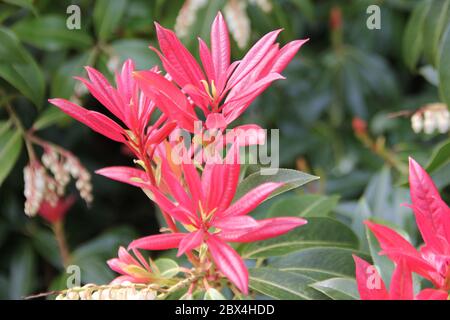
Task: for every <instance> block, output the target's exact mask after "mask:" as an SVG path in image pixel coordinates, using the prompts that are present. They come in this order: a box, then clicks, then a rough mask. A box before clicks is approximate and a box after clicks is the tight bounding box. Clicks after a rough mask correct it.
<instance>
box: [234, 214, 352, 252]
mask: <svg viewBox="0 0 450 320" xmlns="http://www.w3.org/2000/svg"><path fill="white" fill-rule="evenodd" d="M310 247H341V248H353V249H357V248H358V238H357V237H356V235H355V234H354V233H353V231H352V230H351V229H350V228H349V227H347V226H346V225H345V224H343V223H341V222H339V221H337V220H333V219H330V218H308V223H307V224H306V225H304V226H301V227H299V228H296V229H294V230H292V231H290V232H288V233H287V234H284V235H282V236H279V237H276V238H273V239H269V240H264V241H258V242H253V243H248V244H244V245H242V246H241V247H240V248H239V251H240V254H241V255H242V256H243V257H244V258H252V259H253V258H266V257H271V256H280V255H285V254H288V253H291V252H294V251H298V250H302V249H306V248H310Z"/></svg>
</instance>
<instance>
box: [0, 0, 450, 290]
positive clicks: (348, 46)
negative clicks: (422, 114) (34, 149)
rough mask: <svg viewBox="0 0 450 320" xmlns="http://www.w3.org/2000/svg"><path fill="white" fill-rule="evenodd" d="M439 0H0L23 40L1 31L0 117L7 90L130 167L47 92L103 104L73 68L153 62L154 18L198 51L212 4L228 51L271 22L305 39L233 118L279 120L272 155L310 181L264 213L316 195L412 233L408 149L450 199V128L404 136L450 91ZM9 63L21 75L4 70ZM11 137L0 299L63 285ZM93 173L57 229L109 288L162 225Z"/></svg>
mask: <svg viewBox="0 0 450 320" xmlns="http://www.w3.org/2000/svg"><path fill="white" fill-rule="evenodd" d="M429 2H433V1H429ZM436 2H438V4H437V5H433V9H431V10H429V11H427V12H428V13H425V14H424V15H425V16H426V15H427V14H428V15H430V16H429V17H424V18H421V17H419V14H418V13H415V14H413V12H414V9H415V8H417V6H419V5H423V4H422V1H413V0H403V1H402V0H385V1H380V0H378V1H376V0H370V1H366V0H356V1H350V0H345V1H342V0H340V1H331V0H328V1H325V0H323V1H321V0H316V1H312V0H280V1H275V0H272V1H271V0H229V1H225V0H219V1H206V0H202V1H199V0H190V1H181V0H171V1H163V0H155V1H148V0H113V1H103V0H99V1H88V0H85V1H82V0H80V1H74V0H73V1H50V0H39V1H29V0H7V1H0V31H1V32H0V36H4V34H2V32H3V33H5V32H7V33H12V34H13V35H14V37H15V38H16V39H17V43H16V45H17V48H19V49H17V48H16V47H14V48H10V47H6V45H4V43H5V42H3V43H2V41H1V40H0V89H1V94H0V117H1V122H0V123H1V124H4V123H5V122H6V121H7V119H8V115H7V113H6V112H5V110H4V108H3V106H2V104H3V101H2V97H5V96H6V95H10V94H13V95H17V96H18V97H16V98H15V99H14V101H13V108H14V110H15V112H16V113H17V115H18V116H19V118H20V119H21V121H22V123H23V124H24V126H25V127H26V128H30V127H32V126H33V124H34V123H36V121H38V120H39V121H41V122H40V123H41V124H42V125H40V129H39V130H38V131H37V133H36V134H37V135H39V136H40V137H42V138H44V139H46V140H49V141H51V142H54V143H56V144H59V145H61V146H63V147H64V148H66V149H68V150H70V151H72V152H73V153H74V154H75V155H77V156H78V157H79V158H80V160H81V162H82V163H83V164H84V165H85V166H86V167H87V168H88V169H89V170H90V171H91V172H93V171H94V170H96V169H99V168H102V167H105V166H110V165H129V164H130V163H131V161H132V159H131V158H130V157H129V156H128V155H127V154H126V153H124V152H123V150H122V149H121V147H120V146H119V145H118V144H117V143H114V142H112V141H109V140H107V139H106V138H104V137H103V136H100V135H98V134H96V133H94V132H92V131H90V130H89V129H88V128H87V127H85V126H83V125H81V124H79V123H76V122H75V121H72V120H71V119H69V118H68V117H66V116H64V115H63V114H61V113H60V112H59V111H58V110H57V109H56V108H54V107H52V106H50V105H49V104H48V103H47V102H46V101H47V99H48V98H50V97H63V98H68V99H72V100H73V101H78V102H80V103H82V105H84V106H87V107H90V108H91V109H98V110H100V109H101V106H99V104H98V102H97V101H95V100H94V99H93V98H92V97H91V96H89V95H88V94H86V92H85V91H83V90H82V88H81V87H80V86H79V85H76V82H75V80H73V76H76V75H84V70H83V66H85V65H91V66H95V67H96V68H98V69H99V70H100V71H102V72H103V73H104V74H106V75H109V77H111V78H112V75H113V71H114V70H115V69H117V68H118V66H119V65H120V64H121V63H122V62H123V61H124V59H126V58H129V57H131V58H133V59H135V60H136V62H137V66H138V68H140V69H145V68H150V67H151V66H153V65H155V64H158V59H157V57H156V55H155V54H154V53H153V52H152V51H151V50H149V49H148V46H149V45H153V46H157V43H156V40H155V29H154V25H153V21H158V22H159V23H160V24H161V25H163V26H165V27H168V28H170V29H175V30H176V31H177V33H178V34H179V36H180V37H181V39H182V41H183V42H184V43H185V44H186V45H187V46H188V47H189V49H190V50H191V52H194V53H195V54H197V52H198V51H197V35H200V36H201V37H202V38H203V39H209V32H210V24H211V22H212V20H213V18H214V16H215V15H216V13H217V11H218V10H221V11H222V12H223V13H224V15H225V17H226V19H227V22H228V23H229V27H230V30H231V32H232V38H233V43H232V55H233V58H234V59H239V58H240V57H242V56H243V54H244V53H245V52H246V51H247V50H248V48H249V47H250V46H251V45H252V44H253V43H254V42H255V41H256V40H257V39H259V38H260V37H261V36H262V35H263V34H265V33H266V32H268V31H271V30H274V29H277V28H284V31H283V32H282V34H281V37H280V42H282V43H286V42H287V41H291V40H293V39H299V38H310V41H309V42H308V43H307V44H306V45H304V47H303V48H302V49H301V50H300V52H299V54H298V55H297V57H296V58H295V59H294V60H293V61H292V63H291V64H290V65H289V67H288V68H287V69H286V71H285V72H284V75H285V76H286V77H287V80H284V81H278V82H276V83H275V84H273V85H272V86H271V87H270V88H269V89H268V90H267V91H266V92H265V93H264V94H263V95H262V96H261V97H259V98H258V100H257V101H256V102H255V103H253V105H252V106H251V107H250V108H249V109H248V110H247V112H246V113H245V114H244V116H243V118H242V119H240V120H239V121H240V122H242V123H257V124H259V125H260V126H262V127H264V128H279V129H280V143H281V145H280V156H281V166H282V167H286V168H296V169H299V170H302V171H307V172H309V173H312V174H315V175H318V176H320V177H321V180H320V182H319V183H316V184H313V185H311V186H308V187H307V188H304V189H301V190H299V191H296V192H297V194H308V196H309V198H308V197H307V198H304V197H303V198H300V199H303V200H298V199H297V198H296V199H297V200H296V199H293V198H292V197H291V195H286V196H284V198H281V199H279V198H277V199H276V200H271V201H270V202H268V203H267V204H265V205H264V207H263V208H260V209H259V212H260V214H262V215H263V214H266V213H267V212H270V210H274V208H277V209H278V210H281V211H282V210H287V211H289V210H293V209H295V208H300V207H302V208H303V207H305V206H311V205H312V204H314V205H317V206H321V210H331V211H332V212H333V214H334V215H335V216H336V217H337V218H339V219H341V220H342V221H344V222H346V223H348V224H349V225H351V226H353V228H354V230H355V232H356V233H357V234H359V235H361V236H362V237H364V235H363V231H362V229H361V228H362V227H361V226H360V224H358V223H357V222H358V221H361V219H362V218H363V217H368V216H376V217H377V218H379V219H380V220H383V221H388V222H390V223H392V224H394V225H397V226H400V227H401V228H404V229H406V230H409V231H410V234H412V235H415V234H416V233H415V230H414V228H413V223H412V216H411V213H410V211H409V210H408V209H407V208H404V207H403V208H402V207H400V204H401V203H404V202H408V191H407V189H406V188H405V183H406V175H405V173H406V172H405V168H407V158H408V156H409V155H411V156H413V157H414V158H415V159H416V160H418V161H419V162H420V163H421V164H423V165H424V166H427V168H428V169H430V171H431V172H432V175H433V177H434V178H435V179H436V181H437V184H438V186H439V187H440V188H443V190H444V199H446V200H449V197H448V196H449V190H448V189H445V188H446V186H447V185H449V184H450V161H449V160H450V156H449V154H450V147H449V142H448V139H449V136H448V133H440V132H437V131H436V132H434V133H431V134H425V133H422V132H420V133H415V132H414V131H413V129H412V128H411V120H410V118H411V116H412V115H413V114H414V113H415V112H416V111H417V110H421V108H423V107H424V106H426V105H427V104H430V103H436V102H443V101H445V96H446V95H447V93H446V92H447V90H446V89H445V88H446V87H445V86H447V88H448V84H446V83H443V82H442V80H445V79H448V77H447V76H448V74H446V73H445V72H446V71H445V70H446V69H448V70H449V71H448V72H450V63H449V61H448V60H450V58H449V59H442V57H447V56H449V55H450V52H448V51H447V50H448V49H449V48H450V45H447V46H445V44H442V43H443V42H444V40H445V31H446V29H447V24H448V22H449V21H450V18H449V17H450V14H449V12H450V11H449V10H450V9H449V6H448V5H444V6H443V7H440V6H441V5H443V4H445V3H446V4H448V3H449V2H448V1H436ZM373 4H376V5H378V6H379V8H381V29H379V30H377V29H375V30H369V29H368V28H367V26H366V21H367V19H368V17H369V14H367V12H366V10H367V8H368V6H369V5H373ZM70 5H78V6H79V8H80V9H81V30H69V29H67V27H66V19H67V17H68V16H69V15H68V14H67V13H66V10H67V8H68V6H70ZM439 8H441V10H439ZM443 8H445V10H446V11H445V14H444V16H442V11H443ZM416 11H417V10H416ZM433 15H437V16H433ZM425 18H427V19H428V20H427V21H429V22H427V23H428V24H427V23H424V22H423V21H422V20H426V19H425ZM412 19H415V20H413V22H411V21H412ZM420 19H422V20H420ZM420 21H422V24H420V23H419V22H420ZM433 21H434V22H433ZM436 21H437V23H436ZM408 24H409V26H408ZM429 24H431V26H430V25H429ZM417 25H418V27H417V28H414V26H417ZM414 29H418V30H414ZM438 31H439V33H438ZM421 32H424V34H421ZM436 33H438V34H437V35H436ZM447 38H449V39H450V36H448V37H447ZM427 41H433V43H432V45H429V44H427V43H426V42H427ZM418 42H420V43H418ZM447 42H450V40H448V41H447ZM2 46H3V48H2ZM433 48H434V49H433ZM13 49H14V50H24V51H26V52H27V53H28V54H29V58H30V61H29V63H27V64H26V65H25V66H20V67H18V68H15V67H14V64H13V63H12V62H10V61H8V54H9V55H11V52H12V51H11V50H13ZM433 50H435V52H433ZM436 57H438V58H436ZM439 58H440V59H439ZM444 60H446V63H447V64H446V65H444V62H443V61H444ZM439 63H440V64H439ZM8 66H13V67H14V68H15V69H14V68H13V69H14V70H16V71H18V72H17V73H11V71H10V69H8ZM441 69H443V70H444V69H445V70H444V71H441ZM446 77H447V78H446ZM439 92H441V93H439ZM355 118H358V119H359V121H355V120H354V119H355ZM237 124H238V123H236V125H237ZM352 124H353V125H352ZM355 129H356V131H355ZM19 140H20V139H19ZM7 142H8V141H7V137H6V136H5V135H4V132H2V131H1V130H0V166H1V167H2V168H3V169H2V168H0V177H1V178H2V182H1V187H0V298H2V299H8V298H20V297H23V296H26V295H28V294H31V293H33V292H42V291H47V290H50V289H52V288H61V283H63V281H64V279H65V277H66V274H65V272H64V269H63V267H62V264H61V259H60V257H59V251H58V249H57V244H56V241H55V240H54V238H53V235H52V232H51V229H50V228H49V227H48V225H47V224H46V222H45V221H44V220H43V219H41V218H39V217H36V218H29V217H27V216H26V215H25V214H24V210H23V204H24V196H23V189H24V182H23V181H24V180H23V168H24V166H25V165H26V164H27V162H28V157H27V153H26V152H25V148H24V147H23V146H22V147H21V148H19V147H18V150H19V151H18V152H12V151H11V150H10V149H7V146H8V144H7ZM19 143H20V142H17V144H19ZM9 168H11V170H9ZM6 171H7V172H6ZM92 179H93V180H92V182H93V186H94V190H93V193H94V197H95V199H94V202H93V203H92V205H91V206H90V207H87V206H86V205H85V204H84V202H83V201H81V200H78V201H77V202H76V204H75V205H74V207H73V208H72V209H71V210H70V212H69V213H68V215H67V218H66V220H65V229H66V234H67V241H68V245H69V247H70V250H71V252H72V259H73V263H74V264H77V265H79V266H80V267H81V269H82V281H83V282H84V283H89V282H94V283H107V282H109V281H110V280H111V279H113V277H114V274H113V272H112V271H110V270H109V269H108V267H107V265H106V263H105V261H106V260H107V259H109V258H111V257H114V256H115V255H116V252H117V248H118V246H119V245H124V246H126V245H127V244H128V242H129V241H130V240H132V239H134V238H136V237H138V236H144V235H148V234H153V233H155V232H157V230H158V229H159V222H158V221H157V219H156V218H155V215H154V207H153V205H152V204H151V202H150V201H149V199H148V198H147V197H146V196H145V195H144V194H143V193H142V192H141V191H140V190H138V189H135V188H133V187H131V186H128V185H125V184H120V183H117V182H113V181H109V180H107V179H106V178H103V177H100V176H96V175H95V174H93V178H92ZM445 192H446V193H445ZM305 199H306V200H305ZM417 240H418V239H416V241H417Z"/></svg>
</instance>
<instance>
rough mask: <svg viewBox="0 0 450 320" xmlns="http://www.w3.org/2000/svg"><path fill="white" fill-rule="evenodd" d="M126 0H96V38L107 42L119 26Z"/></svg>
mask: <svg viewBox="0 0 450 320" xmlns="http://www.w3.org/2000/svg"><path fill="white" fill-rule="evenodd" d="M126 7H127V1H126V0H115V1H109V0H98V1H96V2H95V7H94V26H95V31H96V33H97V36H98V38H99V39H100V40H101V41H107V40H108V39H110V38H111V36H112V35H113V33H114V31H115V30H116V29H117V27H118V26H119V23H120V20H121V19H122V16H123V14H124V13H125V9H126Z"/></svg>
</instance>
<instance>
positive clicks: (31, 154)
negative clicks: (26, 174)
mask: <svg viewBox="0 0 450 320" xmlns="http://www.w3.org/2000/svg"><path fill="white" fill-rule="evenodd" d="M5 108H6V111H7V112H8V114H9V116H10V118H11V120H12V121H13V123H14V125H15V127H16V128H17V130H19V132H20V134H21V135H22V138H23V140H24V141H25V146H26V148H27V153H28V157H29V158H30V161H34V160H36V154H35V153H34V149H33V144H32V143H31V142H30V140H29V139H28V135H27V131H26V130H25V128H24V126H23V125H22V121H20V119H19V117H18V116H17V115H16V113H15V111H14V109H13V108H12V106H11V105H10V104H9V102H6V103H5Z"/></svg>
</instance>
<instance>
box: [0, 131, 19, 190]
mask: <svg viewBox="0 0 450 320" xmlns="http://www.w3.org/2000/svg"><path fill="white" fill-rule="evenodd" d="M2 131H3V130H2ZM22 143H23V142H22V135H21V134H20V132H19V131H18V130H4V131H3V132H0V186H1V185H2V183H3V181H4V180H5V179H6V177H7V176H8V174H9V173H10V171H11V170H12V168H13V167H14V165H15V164H16V161H17V159H18V158H19V155H20V152H21V151H22Z"/></svg>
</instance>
